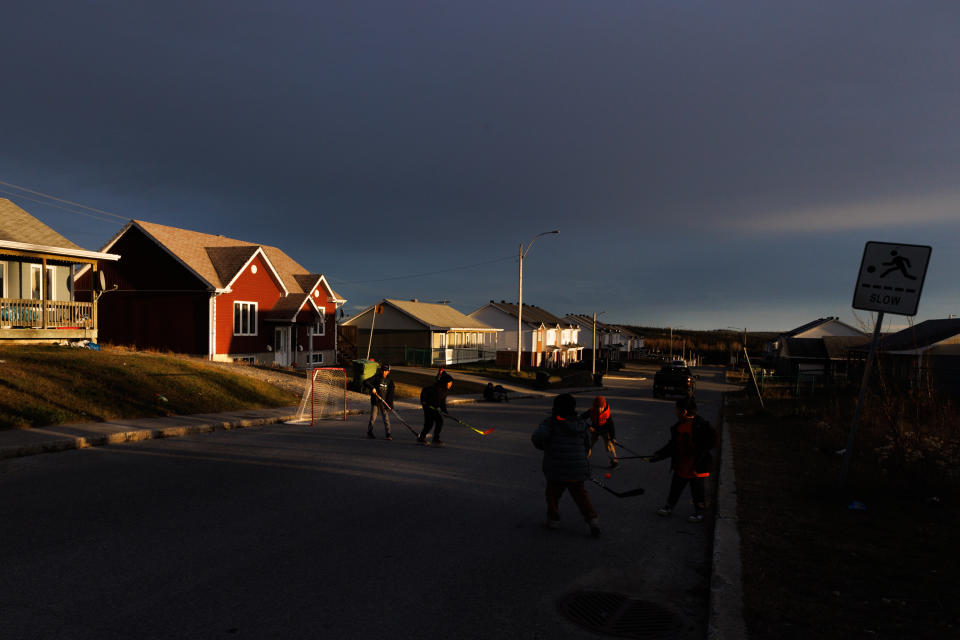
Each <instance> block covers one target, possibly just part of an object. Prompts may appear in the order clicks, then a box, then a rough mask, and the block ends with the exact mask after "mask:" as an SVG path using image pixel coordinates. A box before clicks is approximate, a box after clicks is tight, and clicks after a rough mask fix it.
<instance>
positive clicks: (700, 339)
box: [625, 325, 778, 364]
mask: <svg viewBox="0 0 960 640" xmlns="http://www.w3.org/2000/svg"><path fill="white" fill-rule="evenodd" d="M625 326H626V327H627V328H628V329H630V330H631V331H633V332H634V333H636V334H638V335H641V336H643V337H644V344H645V346H646V348H647V349H648V350H649V351H653V352H659V353H670V352H671V349H670V327H637V326H631V325H625ZM777 335H778V334H777V333H776V332H771V331H748V332H747V351H748V352H749V353H750V354H751V355H752V354H756V355H757V356H759V354H760V352H761V350H762V349H763V345H764V344H766V343H767V342H770V341H771V340H773V339H774V338H776V337H777ZM684 345H686V346H684ZM742 348H743V332H742V331H734V330H732V329H726V330H724V329H717V330H713V331H697V330H694V329H674V330H673V350H672V351H673V354H674V355H676V356H679V355H680V354H681V353H683V352H684V351H686V352H687V353H691V352H693V353H694V354H696V355H699V356H700V358H701V359H702V360H703V362H704V364H728V363H729V362H730V358H731V356H732V355H734V354H737V353H740V351H741V349H742Z"/></svg>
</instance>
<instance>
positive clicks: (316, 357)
mask: <svg viewBox="0 0 960 640" xmlns="http://www.w3.org/2000/svg"><path fill="white" fill-rule="evenodd" d="M308 360H309V363H310V364H323V352H322V351H314V352H313V353H311V354H310V356H309V357H308Z"/></svg>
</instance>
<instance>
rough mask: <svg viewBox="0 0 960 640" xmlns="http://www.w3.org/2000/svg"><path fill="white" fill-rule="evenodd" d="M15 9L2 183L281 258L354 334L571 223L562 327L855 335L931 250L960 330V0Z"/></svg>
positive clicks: (57, 222)
mask: <svg viewBox="0 0 960 640" xmlns="http://www.w3.org/2000/svg"><path fill="white" fill-rule="evenodd" d="M11 4H12V6H7V7H5V10H4V24H5V29H4V38H3V39H2V40H0V59H3V60H4V61H5V62H4V66H3V74H2V78H3V87H4V99H3V100H2V101H0V135H2V144H0V181H3V182H7V183H11V184H17V185H23V186H27V187H29V188H31V189H35V190H37V191H40V192H43V193H48V194H52V195H55V196H57V197H60V198H64V199H67V200H71V201H76V202H81V203H84V204H87V205H89V206H91V207H95V208H97V209H102V210H105V211H109V212H113V213H116V214H119V215H121V216H123V217H125V218H137V219H144V220H149V221H152V222H158V223H162V224H169V225H174V226H181V227H185V228H189V229H194V230H198V231H204V232H208V233H222V234H224V235H228V236H232V237H236V238H240V239H244V240H249V241H255V242H262V243H266V244H272V245H275V246H278V247H280V248H282V249H284V250H285V251H286V252H288V253H289V254H290V255H291V256H293V257H294V258H296V259H297V260H298V261H300V262H301V263H302V264H303V265H304V266H306V267H308V268H310V269H312V270H315V271H319V272H321V273H324V274H326V275H327V276H328V277H329V278H330V279H331V281H332V282H333V284H334V286H335V287H336V288H337V290H338V292H340V293H341V294H342V295H343V296H344V297H346V298H348V299H349V303H348V311H349V312H351V313H353V312H355V310H356V309H357V308H361V307H364V306H366V305H369V304H371V303H373V302H375V301H376V300H377V299H379V298H382V297H395V298H419V299H421V300H426V301H435V300H440V299H447V300H450V301H451V302H452V303H453V304H454V306H456V307H457V308H458V309H460V310H461V311H464V312H469V311H472V310H473V309H474V308H476V307H478V306H480V305H481V304H483V303H485V302H486V301H487V300H489V299H497V300H499V299H509V300H515V299H516V286H517V265H516V257H515V256H516V253H517V250H518V246H519V245H520V244H521V243H524V244H525V243H527V242H528V241H529V239H530V238H531V237H533V236H534V235H535V234H537V233H539V232H541V231H547V230H550V229H555V228H556V229H560V231H561V233H560V235H559V236H549V237H544V238H540V239H539V240H537V243H536V245H535V246H534V247H533V249H532V250H531V252H530V254H529V255H528V257H527V260H526V261H525V263H524V267H525V268H524V299H525V301H527V302H531V303H534V304H537V305H539V306H542V307H544V308H546V309H548V310H550V311H552V312H554V313H557V314H560V315H562V314H564V313H570V312H575V313H593V312H594V311H606V312H607V314H606V315H605V316H604V318H606V319H608V320H609V321H616V322H623V323H629V324H640V325H662V326H665V325H668V324H674V325H681V324H682V325H685V326H688V327H697V328H723V327H725V326H728V325H735V326H748V327H750V328H756V329H758V330H759V329H771V330H772V329H789V328H792V327H794V326H798V325H800V324H803V323H805V322H807V321H808V320H812V319H815V318H817V317H821V316H826V315H837V316H841V318H843V319H845V320H848V321H850V322H854V319H853V315H852V313H851V308H850V303H851V299H852V293H853V285H854V281H855V279H856V275H857V268H858V267H859V263H860V256H861V254H862V251H863V246H864V243H865V242H866V241H868V240H878V241H891V242H905V243H915V244H930V245H932V246H933V257H932V260H931V265H930V271H929V274H928V278H927V282H926V285H925V289H924V294H923V299H922V301H921V304H920V311H919V315H918V317H917V320H922V319H925V318H931V317H945V316H946V315H947V314H950V313H960V304H958V301H957V296H958V288H957V285H956V282H955V278H954V277H953V275H954V274H956V273H957V272H958V267H960V258H958V257H957V256H958V255H960V252H958V251H957V249H958V246H957V244H958V242H960V241H958V238H960V208H958V206H957V205H958V204H960V189H958V187H957V175H958V169H960V133H958V130H957V127H956V126H955V120H956V114H957V113H960V66H958V65H957V60H960V39H958V38H957V37H956V36H957V30H956V28H957V25H958V24H960V5H958V4H957V3H956V2H952V1H951V2H946V1H945V2H910V3H908V2H892V1H882V0H881V1H877V0H861V1H852V2H840V3H837V2H804V3H769V2H723V3H708V2H684V1H681V0H670V1H667V0H664V1H662V2H638V1H636V0H620V1H616V0H604V1H599V2H582V1H572V0H571V1H567V2H564V1H556V0H550V1H547V0H536V1H528V2H485V3H476V2H470V3H467V2H449V1H445V2H441V1H405V2H393V1H386V0H383V1H366V2H365V1H362V0H361V1H356V0H353V1H349V2H347V1H344V2H318V1H316V0H310V1H307V0H304V1H293V0H278V1H273V2H254V1H252V0H240V1H232V2H222V1H221V2H212V1H209V0H207V1H203V0H200V1H197V0H194V1H191V2H163V3H160V2H129V1H127V2H84V3H76V2H70V1H67V0H59V1H57V0H31V1H30V2H15V3H11ZM4 192H5V193H4ZM10 193H17V194H19V195H18V196H13V195H10ZM0 196H5V197H11V198H12V199H13V200H15V201H16V202H17V203H18V204H20V206H22V207H23V208H24V209H26V210H28V211H30V212H31V213H33V214H34V215H36V216H37V217H39V218H40V219H42V220H43V221H45V222H47V223H48V224H50V225H51V226H53V227H54V228H56V229H57V230H58V231H60V232H61V233H63V234H64V235H66V236H67V237H69V238H71V239H72V240H74V241H75V242H77V243H79V244H81V245H83V246H85V247H88V248H98V247H99V246H101V245H102V244H103V243H104V242H105V241H106V240H107V239H108V238H109V237H110V236H111V235H112V234H113V233H115V232H116V231H117V230H118V229H119V227H120V226H121V225H122V224H123V223H122V221H121V220H119V219H115V218H112V217H110V216H103V215H98V216H97V218H91V217H89V216H84V215H77V214H70V213H67V212H65V211H63V210H61V209H57V208H55V207H52V206H47V205H42V204H39V203H37V202H33V201H30V200H28V199H27V197H31V198H32V197H35V196H32V195H30V194H26V193H24V192H22V191H18V190H15V189H12V188H10V187H6V186H3V185H0ZM468 265H477V266H470V267H468ZM461 267H464V268H461ZM428 273H429V274H432V275H418V276H417V277H409V278H400V279H389V280H388V278H396V277H398V276H412V275H414V274H428Z"/></svg>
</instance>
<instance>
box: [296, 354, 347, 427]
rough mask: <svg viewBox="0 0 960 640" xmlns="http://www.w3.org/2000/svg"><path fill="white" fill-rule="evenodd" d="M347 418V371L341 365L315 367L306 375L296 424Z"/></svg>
mask: <svg viewBox="0 0 960 640" xmlns="http://www.w3.org/2000/svg"><path fill="white" fill-rule="evenodd" d="M346 419H347V372H346V370H345V369H343V368H342V367H317V368H316V369H311V370H310V372H309V373H308V375H307V383H306V385H305V386H304V388H303V397H302V398H301V399H300V407H299V408H298V409H297V415H296V417H295V418H294V419H293V420H292V421H291V422H294V423H297V424H311V425H313V424H316V423H317V421H319V420H346Z"/></svg>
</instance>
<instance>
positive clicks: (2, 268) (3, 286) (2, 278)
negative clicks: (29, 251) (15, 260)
mask: <svg viewBox="0 0 960 640" xmlns="http://www.w3.org/2000/svg"><path fill="white" fill-rule="evenodd" d="M8 287H9V285H8V284H7V263H6V262H0V298H6V297H7V289H8Z"/></svg>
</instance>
